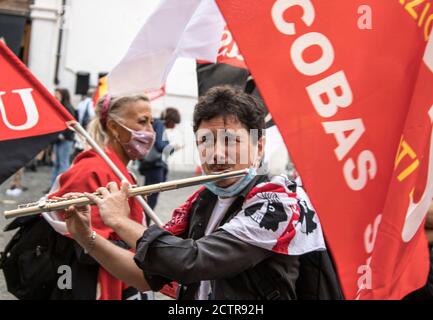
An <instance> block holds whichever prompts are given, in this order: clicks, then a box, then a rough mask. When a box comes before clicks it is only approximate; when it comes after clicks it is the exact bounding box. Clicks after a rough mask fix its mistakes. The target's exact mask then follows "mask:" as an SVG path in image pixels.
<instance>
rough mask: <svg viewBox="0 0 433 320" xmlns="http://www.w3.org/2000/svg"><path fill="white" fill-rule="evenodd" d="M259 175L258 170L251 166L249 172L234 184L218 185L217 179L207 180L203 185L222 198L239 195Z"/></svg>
mask: <svg viewBox="0 0 433 320" xmlns="http://www.w3.org/2000/svg"><path fill="white" fill-rule="evenodd" d="M256 176H257V171H256V169H254V168H253V167H251V168H249V171H248V174H247V175H245V176H244V177H242V178H241V179H240V180H239V181H236V182H235V183H234V184H232V185H230V186H228V187H226V188H222V187H218V186H217V185H216V183H215V181H212V182H206V183H204V184H203V185H204V186H205V187H206V188H207V189H208V190H209V191H210V192H212V193H213V194H215V195H217V196H219V197H221V198H231V197H234V196H237V195H238V194H239V193H241V192H242V190H244V189H245V187H246V186H247V185H248V184H249V183H250V182H251V181H252V180H253V179H254V178H255V177H256Z"/></svg>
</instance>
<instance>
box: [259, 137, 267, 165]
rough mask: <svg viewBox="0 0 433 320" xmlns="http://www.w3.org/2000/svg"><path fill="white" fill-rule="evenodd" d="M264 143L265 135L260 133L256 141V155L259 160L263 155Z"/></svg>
mask: <svg viewBox="0 0 433 320" xmlns="http://www.w3.org/2000/svg"><path fill="white" fill-rule="evenodd" d="M265 144H266V137H265V135H262V136H261V137H260V139H259V141H258V143H257V156H258V158H259V159H260V160H262V158H263V155H264V153H265Z"/></svg>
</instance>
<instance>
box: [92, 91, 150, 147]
mask: <svg viewBox="0 0 433 320" xmlns="http://www.w3.org/2000/svg"><path fill="white" fill-rule="evenodd" d="M140 100H142V101H144V102H150V100H149V98H148V97H146V96H145V95H142V94H135V95H128V96H120V97H110V96H107V95H105V96H103V97H102V98H100V99H99V100H98V103H97V104H96V106H95V114H96V117H95V118H94V119H93V120H92V121H90V123H89V125H88V126H87V132H89V134H90V136H91V137H92V138H93V139H94V140H95V141H96V143H98V144H99V146H101V147H102V148H103V147H105V145H106V144H107V143H108V140H109V135H108V132H107V121H108V119H109V118H112V119H113V118H115V119H119V120H121V119H122V115H123V112H124V110H125V106H127V105H128V104H130V103H134V102H137V101H140ZM106 104H108V105H107V106H106ZM104 108H105V109H106V110H103V109H104Z"/></svg>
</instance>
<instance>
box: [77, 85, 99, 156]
mask: <svg viewBox="0 0 433 320" xmlns="http://www.w3.org/2000/svg"><path fill="white" fill-rule="evenodd" d="M94 94H95V89H93V88H92V89H89V90H88V91H87V94H86V95H85V96H83V99H82V100H81V101H80V103H79V104H78V106H77V117H78V119H77V120H78V122H79V123H80V124H81V126H82V127H83V128H84V129H87V126H88V125H89V123H90V121H92V120H93V118H95V107H94V105H93V96H94ZM85 149H86V148H85V145H84V143H83V141H82V140H81V139H80V137H79V136H76V137H75V149H74V154H73V156H72V159H74V158H75V157H76V156H77V155H78V154H79V153H81V152H83V151H84V150H85Z"/></svg>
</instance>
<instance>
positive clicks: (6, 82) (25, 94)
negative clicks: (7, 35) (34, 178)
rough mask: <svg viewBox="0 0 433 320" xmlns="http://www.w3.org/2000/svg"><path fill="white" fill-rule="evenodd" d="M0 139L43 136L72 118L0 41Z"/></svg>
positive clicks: (59, 128) (58, 128)
mask: <svg viewBox="0 0 433 320" xmlns="http://www.w3.org/2000/svg"><path fill="white" fill-rule="evenodd" d="M0 70H1V76H0V141H4V140H12V139H20V138H26V137H33V136H39V135H45V134H49V133H53V132H57V131H62V130H65V129H66V122H67V121H75V120H74V118H73V117H72V116H71V115H70V114H69V113H68V111H67V110H66V109H65V108H64V107H63V106H62V105H61V104H60V103H59V102H58V101H57V100H56V99H55V98H54V97H53V95H52V94H51V93H50V92H48V90H47V89H46V88H45V87H44V86H43V85H42V84H41V83H40V82H39V81H38V80H37V79H36V78H35V77H34V76H33V75H32V74H31V72H30V71H29V70H28V69H27V67H26V66H25V65H24V64H23V63H22V62H21V61H20V60H19V59H18V58H17V57H16V56H15V55H14V54H13V53H12V52H11V51H10V50H9V49H8V47H7V46H6V45H5V44H4V43H2V42H1V41H0Z"/></svg>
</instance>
